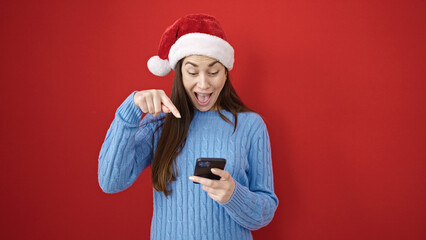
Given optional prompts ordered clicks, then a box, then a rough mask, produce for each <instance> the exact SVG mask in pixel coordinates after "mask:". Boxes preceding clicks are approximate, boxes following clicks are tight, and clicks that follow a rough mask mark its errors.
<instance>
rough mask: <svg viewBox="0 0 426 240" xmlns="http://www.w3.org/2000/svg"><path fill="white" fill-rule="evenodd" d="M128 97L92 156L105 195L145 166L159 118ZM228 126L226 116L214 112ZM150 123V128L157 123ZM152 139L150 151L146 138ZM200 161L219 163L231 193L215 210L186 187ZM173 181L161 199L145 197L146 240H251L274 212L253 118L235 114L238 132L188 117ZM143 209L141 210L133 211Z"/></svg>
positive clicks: (265, 150) (202, 116) (267, 163)
mask: <svg viewBox="0 0 426 240" xmlns="http://www.w3.org/2000/svg"><path fill="white" fill-rule="evenodd" d="M135 93H136V91H135V92H133V93H132V94H130V95H129V96H128V97H127V98H126V100H125V101H124V102H123V103H122V104H121V105H120V107H119V108H118V109H117V111H116V114H115V118H114V120H113V121H112V123H111V126H110V128H109V129H108V131H107V134H106V137H105V141H104V143H103V145H102V148H101V151H100V154H99V168H98V178H99V185H100V187H101V188H102V190H103V191H104V192H106V193H116V192H120V191H123V190H125V189H127V188H128V187H129V186H131V185H132V184H133V183H134V181H135V180H136V179H137V178H138V176H139V175H140V173H141V172H142V171H143V170H144V169H145V168H146V167H148V166H149V165H150V164H151V161H152V158H153V153H154V152H155V149H156V147H157V142H158V140H159V137H160V135H161V130H162V128H160V129H159V131H157V132H156V133H155V135H154V136H153V133H154V130H155V129H156V128H157V127H158V126H160V125H161V123H162V122H163V121H164V119H163V117H164V116H165V114H164V113H162V114H161V115H160V116H158V117H157V118H156V117H154V116H152V115H151V114H147V115H146V116H145V117H144V118H143V119H142V120H141V117H142V111H141V110H140V108H139V107H138V106H136V105H135V104H134V102H133V96H134V94H135ZM221 112H222V113H223V114H224V115H225V116H226V117H228V118H229V119H230V120H231V121H234V117H233V115H232V113H230V112H228V111H224V110H222V111H221ZM157 120H158V121H157ZM153 137H154V146H152V140H153V139H152V138H153ZM200 157H217V158H225V159H226V160H227V162H226V166H225V170H226V171H228V172H229V173H230V174H231V176H232V178H233V179H234V181H235V183H236V186H235V190H234V193H233V195H232V197H231V199H230V200H229V201H228V202H226V203H218V202H216V201H214V200H213V199H211V198H210V197H209V196H208V194H207V193H206V192H205V191H204V190H203V189H202V188H201V185H200V184H194V183H193V182H192V181H191V180H189V179H188V177H189V176H192V175H193V173H194V167H195V162H196V159H197V158H200ZM176 167H177V172H178V176H177V180H176V181H174V182H172V183H170V184H169V189H171V190H172V193H171V194H170V195H169V196H168V197H167V198H166V197H165V196H164V194H163V193H162V192H157V191H153V197H154V213H153V217H152V221H151V239H185V240H191V239H209V240H210V239H221V240H226V239H232V240H235V239H252V235H251V230H256V229H259V228H261V227H263V226H265V225H267V224H268V223H269V222H270V221H271V220H272V218H273V216H274V213H275V210H276V208H277V206H278V198H277V196H276V195H275V193H274V183H273V174H272V162H271V147H270V142H269V135H268V131H267V128H266V125H265V123H264V121H263V120H262V118H261V117H260V116H259V115H258V114H256V113H239V114H238V125H237V129H236V131H235V133H233V125H231V124H229V123H227V122H225V121H224V120H223V119H222V118H221V117H220V116H219V114H218V113H217V112H216V111H206V112H201V111H199V110H194V119H193V120H192V122H191V126H190V128H189V131H188V137H187V141H186V145H185V147H184V149H183V150H182V152H181V154H180V155H179V156H178V157H177V159H176ZM141 208H143V206H141Z"/></svg>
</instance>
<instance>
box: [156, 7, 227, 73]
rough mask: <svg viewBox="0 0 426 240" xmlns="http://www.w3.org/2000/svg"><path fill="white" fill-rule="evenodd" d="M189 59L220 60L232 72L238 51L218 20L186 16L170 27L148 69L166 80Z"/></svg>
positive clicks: (193, 15)
mask: <svg viewBox="0 0 426 240" xmlns="http://www.w3.org/2000/svg"><path fill="white" fill-rule="evenodd" d="M189 55H204V56H208V57H211V58H214V59H217V60H218V61H219V62H221V63H222V64H223V65H224V66H225V67H226V68H227V69H228V70H231V69H232V67H233V65H234V49H233V48H232V46H231V45H230V44H229V43H228V42H227V41H226V37H225V32H224V31H223V29H222V27H221V26H220V24H219V22H218V21H217V20H216V19H215V18H214V17H212V16H209V15H205V14H191V15H187V16H184V17H182V18H180V19H178V20H177V21H176V22H175V23H173V25H171V26H170V27H168V28H167V29H166V31H165V32H164V33H163V36H162V37H161V40H160V46H159V48H158V56H153V57H151V58H150V59H149V60H148V69H149V71H151V73H153V74H154V75H157V76H166V75H167V74H168V73H169V72H170V70H172V69H173V70H174V68H175V66H176V63H177V62H178V61H179V60H181V59H182V58H184V57H186V56H189Z"/></svg>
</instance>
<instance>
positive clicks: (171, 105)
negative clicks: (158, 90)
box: [161, 96, 181, 118]
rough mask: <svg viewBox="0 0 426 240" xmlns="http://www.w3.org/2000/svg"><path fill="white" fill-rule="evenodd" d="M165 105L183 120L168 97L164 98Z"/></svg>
mask: <svg viewBox="0 0 426 240" xmlns="http://www.w3.org/2000/svg"><path fill="white" fill-rule="evenodd" d="M161 100H162V102H163V104H164V105H165V106H166V107H167V108H168V109H169V110H170V111H171V112H172V113H173V115H174V116H175V117H176V118H181V116H180V113H179V111H178V110H177V108H176V107H175V105H174V104H173V103H172V101H171V100H170V98H168V97H167V96H163V97H162V99H161Z"/></svg>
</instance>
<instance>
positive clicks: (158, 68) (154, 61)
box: [148, 56, 172, 77]
mask: <svg viewBox="0 0 426 240" xmlns="http://www.w3.org/2000/svg"><path fill="white" fill-rule="evenodd" d="M148 69H149V71H150V72H152V73H153V74H154V75H156V76H160V77H162V76H166V75H167V74H169V72H170V71H171V70H172V68H171V67H170V63H169V61H168V60H167V59H164V60H163V59H161V58H160V57H159V56H153V57H151V58H150V59H149V60H148Z"/></svg>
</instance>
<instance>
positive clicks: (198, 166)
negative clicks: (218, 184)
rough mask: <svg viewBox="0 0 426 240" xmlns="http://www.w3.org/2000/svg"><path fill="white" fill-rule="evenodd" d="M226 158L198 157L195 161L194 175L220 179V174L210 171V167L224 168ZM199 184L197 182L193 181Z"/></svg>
mask: <svg viewBox="0 0 426 240" xmlns="http://www.w3.org/2000/svg"><path fill="white" fill-rule="evenodd" d="M225 164H226V159H224V158H198V159H197V162H196V163H195V170H194V176H199V177H204V178H210V179H213V180H220V176H218V175H215V174H213V173H212V171H211V169H212V168H219V169H222V170H223V169H225ZM194 183H196V184H199V183H197V182H194Z"/></svg>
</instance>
